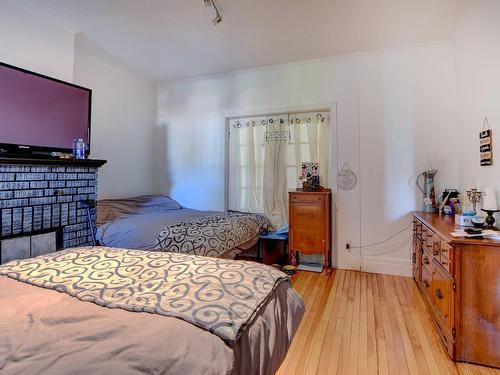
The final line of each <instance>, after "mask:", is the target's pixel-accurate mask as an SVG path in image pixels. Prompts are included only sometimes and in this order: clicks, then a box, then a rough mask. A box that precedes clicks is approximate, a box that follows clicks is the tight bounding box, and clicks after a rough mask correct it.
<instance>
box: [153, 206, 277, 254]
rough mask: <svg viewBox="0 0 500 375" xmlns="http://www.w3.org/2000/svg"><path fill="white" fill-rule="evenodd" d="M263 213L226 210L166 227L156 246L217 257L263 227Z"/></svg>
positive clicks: (264, 221) (264, 227)
mask: <svg viewBox="0 0 500 375" xmlns="http://www.w3.org/2000/svg"><path fill="white" fill-rule="evenodd" d="M267 226H268V220H267V219H266V217H265V216H263V215H258V214H251V213H244V212H238V211H227V212H223V213H218V214H214V215H209V216H205V217H201V218H197V219H194V220H191V221H187V222H180V223H177V224H174V225H169V226H167V227H165V228H164V229H163V230H162V231H161V233H160V235H159V236H158V240H157V243H156V246H155V249H156V250H161V251H172V252H176V253H184V254H193V255H203V256H209V257H215V258H219V257H220V256H222V255H223V254H224V253H226V252H227V251H229V250H231V249H234V248H235V247H238V246H240V245H242V244H243V243H245V242H248V241H250V240H251V239H253V238H255V237H256V236H258V235H259V234H260V233H262V232H263V231H265V230H266V229H267Z"/></svg>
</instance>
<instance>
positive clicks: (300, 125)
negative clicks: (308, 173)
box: [228, 112, 330, 227]
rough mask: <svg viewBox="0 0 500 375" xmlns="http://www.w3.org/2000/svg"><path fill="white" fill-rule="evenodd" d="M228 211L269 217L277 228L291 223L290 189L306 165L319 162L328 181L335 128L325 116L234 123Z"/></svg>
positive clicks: (231, 126) (231, 125)
mask: <svg viewBox="0 0 500 375" xmlns="http://www.w3.org/2000/svg"><path fill="white" fill-rule="evenodd" d="M229 129H230V138H229V186H228V191H229V208H230V209H234V210H240V211H251V212H259V213H265V214H266V216H267V217H268V218H269V219H270V220H271V222H272V223H273V225H274V226H275V227H279V226H281V225H283V224H284V223H286V222H287V221H288V191H289V190H290V189H295V188H296V187H297V183H298V178H299V176H300V173H301V166H302V162H304V161H316V162H318V163H319V166H320V167H319V169H320V178H321V183H322V184H323V185H325V184H326V181H328V171H329V159H330V125H329V121H328V114H327V113H325V112H314V113H300V114H297V113H295V114H282V115H273V116H259V117H252V118H240V119H231V120H230V121H229Z"/></svg>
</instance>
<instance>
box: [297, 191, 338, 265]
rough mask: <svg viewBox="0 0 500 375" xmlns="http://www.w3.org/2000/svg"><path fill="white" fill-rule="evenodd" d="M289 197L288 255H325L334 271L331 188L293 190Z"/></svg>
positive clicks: (326, 261) (326, 260)
mask: <svg viewBox="0 0 500 375" xmlns="http://www.w3.org/2000/svg"><path fill="white" fill-rule="evenodd" d="M288 194H289V197H288V198H289V225H290V231H289V237H290V243H289V252H290V254H293V253H294V252H300V253H304V254H318V253H321V254H324V258H325V268H326V269H327V270H328V269H329V268H331V262H330V246H331V245H330V244H331V189H326V188H323V187H320V188H318V189H317V190H314V191H303V190H300V189H298V190H297V191H291V192H289V193H288Z"/></svg>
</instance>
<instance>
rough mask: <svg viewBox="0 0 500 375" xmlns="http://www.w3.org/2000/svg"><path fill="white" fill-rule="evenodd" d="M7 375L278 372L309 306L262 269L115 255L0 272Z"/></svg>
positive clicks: (65, 255)
mask: <svg viewBox="0 0 500 375" xmlns="http://www.w3.org/2000/svg"><path fill="white" fill-rule="evenodd" d="M0 304H1V305H2V313H1V314H0V330H1V332H2V334H1V335H0V373H2V374H5V375H10V374H34V373H40V374H51V375H58V374H68V373H71V374H94V375H96V374H97V375H99V374H160V375H161V374H174V375H175V374H182V375H185V374H217V375H218V374H242V375H244V374H263V375H266V374H273V373H274V372H275V371H276V370H277V369H278V367H279V365H280V363H281V362H282V360H283V359H284V357H285V356H286V353H287V350H288V348H289V346H290V344H291V341H292V338H293V336H294V334H295V332H296V330H297V327H298V324H299V322H300V320H301V318H302V316H303V314H304V303H303V301H302V299H301V298H300V296H299V295H298V294H297V293H296V292H295V291H294V289H293V288H292V287H291V284H290V279H289V278H288V277H287V276H286V275H285V274H283V273H282V272H280V271H278V270H276V269H274V268H272V267H269V266H265V265H261V264H257V263H254V262H244V261H234V260H226V259H219V258H212V257H205V256H195V255H187V254H179V253H174V252H157V251H156V252H153V251H140V250H139V251H138V250H128V249H116V248H106V247H96V248H79V249H68V250H64V251H61V252H57V253H52V254H47V255H43V256H41V257H38V258H33V259H26V260H19V261H13V262H10V263H7V264H5V265H2V266H0Z"/></svg>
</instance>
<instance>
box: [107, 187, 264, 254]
mask: <svg viewBox="0 0 500 375" xmlns="http://www.w3.org/2000/svg"><path fill="white" fill-rule="evenodd" d="M97 224H98V229H97V239H98V241H99V243H100V244H101V245H103V246H108V247H118V248H128V249H141V250H160V251H174V252H184V253H189V254H195V255H206V256H215V257H228V256H230V257H232V256H234V255H235V254H237V253H238V251H239V250H245V249H248V248H249V247H250V246H252V245H253V244H255V243H256V241H257V239H258V238H259V236H260V234H261V233H262V232H264V231H266V230H267V227H268V221H267V219H266V218H265V217H264V216H262V215H258V214H252V213H242V212H235V211H227V212H217V211H198V210H193V209H189V208H185V207H182V206H181V205H179V204H178V203H177V202H175V201H174V200H172V199H171V198H169V197H166V196H141V197H136V198H127V199H106V200H100V201H98V203H97ZM217 226H218V227H221V228H219V229H217V228H216V227H217Z"/></svg>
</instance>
